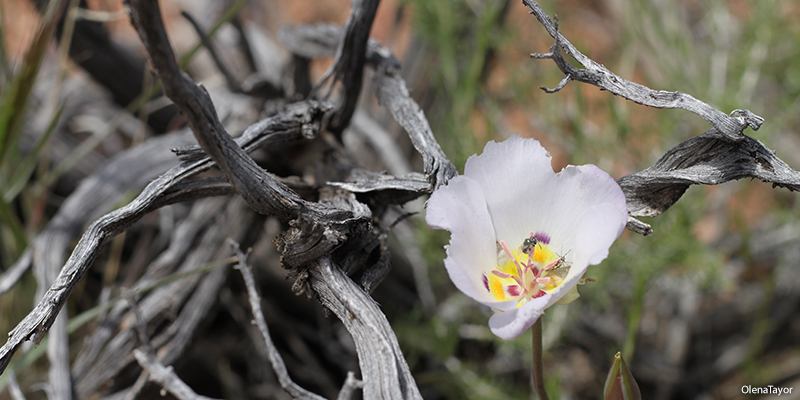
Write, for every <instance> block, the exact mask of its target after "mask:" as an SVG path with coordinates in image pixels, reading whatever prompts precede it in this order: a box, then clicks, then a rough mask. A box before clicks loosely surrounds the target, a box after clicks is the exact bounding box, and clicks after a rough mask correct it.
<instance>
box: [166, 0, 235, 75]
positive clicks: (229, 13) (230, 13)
mask: <svg viewBox="0 0 800 400" xmlns="http://www.w3.org/2000/svg"><path fill="white" fill-rule="evenodd" d="M246 3H247V0H238V1H237V2H235V3H233V4H231V6H230V7H228V9H227V10H225V12H224V13H223V14H222V15H220V17H219V19H217V21H216V22H214V25H213V26H212V27H211V29H209V30H208V37H214V35H215V34H216V33H217V31H218V30H219V28H220V27H222V25H224V24H225V23H227V22H228V21H230V20H232V19H233V18H234V17H236V14H238V13H239V10H241V9H242V7H243V6H244V5H245V4H246ZM202 47H203V44H202V43H199V42H198V43H197V44H196V45H195V46H194V47H193V48H192V49H191V50H189V52H188V53H186V54H184V55H183V57H181V59H180V62H178V65H179V66H180V68H181V69H186V66H187V65H189V61H191V60H192V57H194V55H195V53H197V52H198V51H200V49H201V48H202Z"/></svg>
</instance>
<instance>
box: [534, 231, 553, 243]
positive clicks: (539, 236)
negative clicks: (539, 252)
mask: <svg viewBox="0 0 800 400" xmlns="http://www.w3.org/2000/svg"><path fill="white" fill-rule="evenodd" d="M533 237H535V238H536V240H538V241H539V243H542V244H550V235H548V234H546V233H544V232H536V234H534V235H533Z"/></svg>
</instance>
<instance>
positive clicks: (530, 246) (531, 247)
mask: <svg viewBox="0 0 800 400" xmlns="http://www.w3.org/2000/svg"><path fill="white" fill-rule="evenodd" d="M537 244H539V239H536V235H534V234H533V232H531V236H530V237H528V238H527V239H525V240H524V241H523V242H522V252H523V253H525V254H530V253H531V252H532V251H533V252H535V251H536V245H537ZM531 255H532V254H531Z"/></svg>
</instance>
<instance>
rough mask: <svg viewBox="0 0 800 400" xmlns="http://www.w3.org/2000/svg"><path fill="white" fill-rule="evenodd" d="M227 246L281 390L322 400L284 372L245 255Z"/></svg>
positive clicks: (237, 247)
mask: <svg viewBox="0 0 800 400" xmlns="http://www.w3.org/2000/svg"><path fill="white" fill-rule="evenodd" d="M229 244H230V246H231V251H232V252H233V254H234V255H235V256H236V258H237V259H238V260H239V264H238V265H237V266H236V267H235V268H236V269H238V270H239V272H241V273H242V278H244V284H245V286H246V287H247V298H248V300H249V301H250V307H251V308H252V309H253V317H254V318H255V319H254V321H253V322H255V324H256V326H257V327H258V330H259V332H261V337H262V338H263V339H264V344H266V346H267V354H268V355H269V363H270V364H272V369H273V370H274V371H275V375H277V376H278V382H280V384H281V386H282V387H283V390H285V391H286V393H289V395H290V396H292V397H293V398H295V399H314V400H322V399H324V397H321V396H319V395H316V394H314V393H311V392H309V391H307V390H305V389H303V388H302V387H300V386H299V385H297V384H296V383H294V381H292V378H291V377H290V376H289V372H288V371H287V370H286V364H284V363H283V359H282V358H281V355H280V353H278V349H277V348H276V347H275V344H274V343H272V338H271V337H270V336H269V328H267V321H266V320H265V319H264V314H263V313H262V312H261V296H259V294H258V289H256V281H255V278H253V271H252V270H251V269H250V267H249V266H248V265H247V255H246V254H244V253H243V252H242V249H241V248H239V243H236V242H235V241H233V240H229Z"/></svg>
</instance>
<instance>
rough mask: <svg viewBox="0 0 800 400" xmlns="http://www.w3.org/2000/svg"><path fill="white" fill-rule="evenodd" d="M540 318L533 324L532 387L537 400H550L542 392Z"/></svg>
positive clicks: (542, 367) (545, 393) (542, 372)
mask: <svg viewBox="0 0 800 400" xmlns="http://www.w3.org/2000/svg"><path fill="white" fill-rule="evenodd" d="M542 318H544V316H541V317H539V319H537V320H536V323H535V324H533V329H531V331H533V387H534V388H535V389H536V394H538V395H539V400H550V398H549V397H547V391H546V390H544V363H543V362H542Z"/></svg>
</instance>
